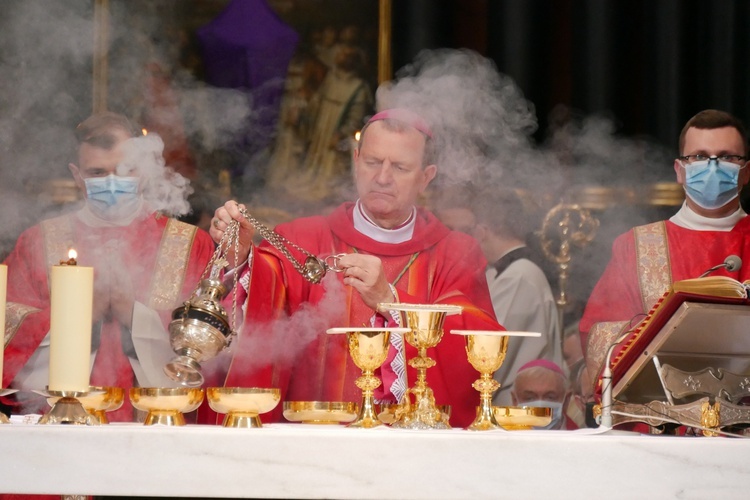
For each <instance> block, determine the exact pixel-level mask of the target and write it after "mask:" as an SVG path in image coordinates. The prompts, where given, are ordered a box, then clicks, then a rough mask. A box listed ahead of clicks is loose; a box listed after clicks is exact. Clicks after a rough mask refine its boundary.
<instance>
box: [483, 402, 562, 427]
mask: <svg viewBox="0 0 750 500" xmlns="http://www.w3.org/2000/svg"><path fill="white" fill-rule="evenodd" d="M492 409H493V411H494V414H495V420H496V421H497V423H498V424H500V425H501V426H502V428H503V429H505V430H508V431H520V430H529V429H532V428H534V427H544V426H545V425H549V423H550V422H552V409H551V408H539V407H532V406H493V407H492ZM478 411H479V409H477V412H478Z"/></svg>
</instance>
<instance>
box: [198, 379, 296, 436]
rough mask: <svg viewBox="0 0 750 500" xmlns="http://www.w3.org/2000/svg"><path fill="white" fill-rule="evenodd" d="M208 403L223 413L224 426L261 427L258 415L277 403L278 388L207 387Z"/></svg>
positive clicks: (274, 406)
mask: <svg viewBox="0 0 750 500" xmlns="http://www.w3.org/2000/svg"><path fill="white" fill-rule="evenodd" d="M206 398H208V405H209V406H210V407H211V408H212V409H213V410H214V411H215V412H218V413H225V414H226V415H225V416H224V422H223V423H222V425H223V426H224V427H243V428H250V427H253V428H254V427H263V423H262V422H261V421H260V415H261V414H262V413H267V412H269V411H271V410H273V409H274V408H276V405H278V404H279V401H280V400H281V391H280V390H279V389H264V388H258V387H209V388H208V389H206Z"/></svg>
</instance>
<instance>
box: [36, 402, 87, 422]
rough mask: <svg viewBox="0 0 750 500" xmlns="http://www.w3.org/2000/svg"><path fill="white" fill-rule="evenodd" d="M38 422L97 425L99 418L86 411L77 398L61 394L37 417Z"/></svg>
mask: <svg viewBox="0 0 750 500" xmlns="http://www.w3.org/2000/svg"><path fill="white" fill-rule="evenodd" d="M39 423H40V424H60V425H99V419H98V418H97V417H96V416H94V415H92V414H90V413H89V412H87V411H86V410H85V409H84V407H83V405H82V404H81V402H80V401H78V399H76V398H74V397H71V396H63V397H61V398H60V399H58V400H57V402H56V403H55V405H54V406H53V407H52V409H51V410H50V411H49V412H48V413H47V414H45V415H44V416H42V418H40V419H39Z"/></svg>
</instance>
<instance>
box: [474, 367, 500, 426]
mask: <svg viewBox="0 0 750 500" xmlns="http://www.w3.org/2000/svg"><path fill="white" fill-rule="evenodd" d="M473 385H474V388H475V389H477V390H478V391H479V408H478V409H477V417H476V418H475V419H474V422H472V423H471V425H470V426H469V430H472V431H486V430H490V429H499V428H500V424H498V423H497V420H496V419H495V412H494V410H493V409H492V393H494V392H495V391H496V390H497V389H498V388H499V387H500V384H499V383H498V382H497V381H496V380H494V379H493V378H492V375H491V374H489V373H482V376H481V378H480V379H479V380H477V381H476V382H474V384H473Z"/></svg>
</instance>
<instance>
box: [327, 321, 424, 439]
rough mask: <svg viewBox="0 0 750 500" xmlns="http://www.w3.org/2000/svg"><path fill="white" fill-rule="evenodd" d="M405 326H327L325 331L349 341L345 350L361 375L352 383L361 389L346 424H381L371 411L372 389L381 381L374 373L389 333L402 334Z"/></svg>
mask: <svg viewBox="0 0 750 500" xmlns="http://www.w3.org/2000/svg"><path fill="white" fill-rule="evenodd" d="M409 331H410V330H409V329H408V328H330V329H329V330H328V331H327V332H326V333H329V334H338V333H345V334H346V337H347V341H348V344H349V354H350V355H351V357H352V360H353V361H354V364H355V365H357V368H359V369H360V370H362V376H361V377H359V378H357V380H356V382H355V384H356V385H357V387H359V388H360V389H361V390H362V404H361V405H360V407H359V414H358V415H357V419H356V420H355V421H354V422H352V423H350V424H349V426H350V427H362V428H365V429H368V428H370V427H377V426H379V425H383V424H382V422H380V420H378V418H377V415H376V412H375V400H374V398H373V391H375V389H377V388H378V387H380V384H381V383H382V382H381V381H380V379H379V378H377V377H376V376H375V375H374V372H375V370H376V369H377V368H380V365H382V364H383V362H384V361H385V358H386V357H387V355H388V348H389V347H390V345H391V343H390V338H391V335H392V334H393V335H402V334H404V333H407V332H409Z"/></svg>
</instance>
